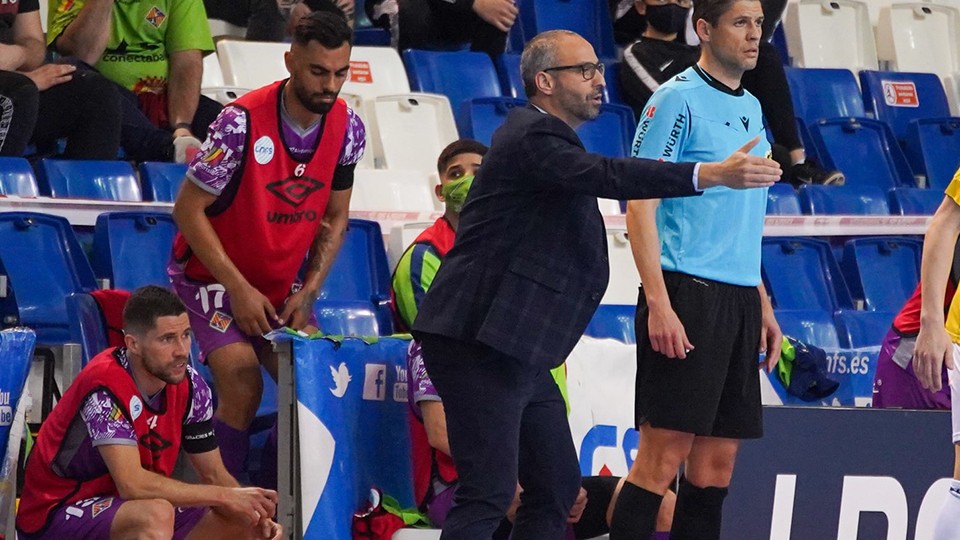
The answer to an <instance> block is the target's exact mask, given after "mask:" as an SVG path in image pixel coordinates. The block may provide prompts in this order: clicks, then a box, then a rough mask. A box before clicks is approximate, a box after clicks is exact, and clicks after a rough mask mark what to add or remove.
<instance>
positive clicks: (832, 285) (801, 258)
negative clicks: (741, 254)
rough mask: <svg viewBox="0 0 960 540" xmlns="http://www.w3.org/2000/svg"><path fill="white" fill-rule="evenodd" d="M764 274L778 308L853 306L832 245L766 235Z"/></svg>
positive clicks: (817, 241)
mask: <svg viewBox="0 0 960 540" xmlns="http://www.w3.org/2000/svg"><path fill="white" fill-rule="evenodd" d="M761 252H762V256H761V273H762V275H763V283H764V284H765V285H766V288H767V294H769V295H770V296H771V298H772V299H773V306H774V307H775V308H777V309H819V310H823V311H827V312H830V313H832V312H834V311H836V310H838V309H851V308H853V301H852V300H851V298H850V292H849V290H848V289H847V285H846V283H844V281H843V275H842V274H841V273H840V266H839V265H838V264H837V261H836V258H835V257H834V255H833V251H832V250H831V248H830V244H829V243H827V242H825V241H823V240H815V239H813V238H798V237H767V238H764V239H763V244H762V246H761Z"/></svg>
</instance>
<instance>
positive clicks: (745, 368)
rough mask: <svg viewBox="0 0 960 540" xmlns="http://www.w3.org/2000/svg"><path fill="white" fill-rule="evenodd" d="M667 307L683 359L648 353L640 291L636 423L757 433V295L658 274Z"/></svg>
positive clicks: (745, 435) (699, 431)
mask: <svg viewBox="0 0 960 540" xmlns="http://www.w3.org/2000/svg"><path fill="white" fill-rule="evenodd" d="M663 278H664V281H665V282H666V286H667V293H668V294H669V296H670V303H671V304H672V306H673V310H674V311H675V312H676V313H677V317H679V318H680V322H681V323H683V327H684V329H685V330H686V333H687V338H688V339H689V340H690V343H692V344H693V346H694V349H693V350H692V351H690V352H689V353H687V357H686V358H685V359H683V360H681V359H678V358H667V357H666V356H664V355H662V354H660V353H658V352H654V350H653V348H652V347H651V345H650V335H649V332H648V327H647V315H648V308H647V302H646V298H645V296H644V294H643V291H642V290H641V292H640V297H639V300H638V301H637V318H636V330H637V394H636V422H637V426H638V427H639V426H640V425H642V424H644V423H646V422H650V425H651V426H653V427H656V428H664V429H671V430H674V431H683V432H686V433H693V434H695V435H701V436H710V437H725V438H731V439H755V438H759V437H762V436H763V417H762V415H763V412H762V407H761V403H760V380H759V374H758V373H757V370H758V368H759V366H758V360H759V349H760V347H759V346H760V326H761V310H760V293H759V290H758V289H757V287H742V286H737V285H730V284H727V283H721V282H717V281H713V280H709V279H703V278H699V277H694V276H690V275H687V274H681V273H677V272H669V271H664V272H663Z"/></svg>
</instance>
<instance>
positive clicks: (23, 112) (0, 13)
mask: <svg viewBox="0 0 960 540" xmlns="http://www.w3.org/2000/svg"><path fill="white" fill-rule="evenodd" d="M39 10H40V6H39V2H38V1H37V0H20V1H18V2H0V156H21V155H23V152H24V150H25V149H26V147H27V144H29V143H31V142H32V143H34V144H37V145H39V146H52V145H55V142H56V139H59V138H61V137H63V138H66V139H67V147H66V150H65V152H64V155H63V157H65V158H68V159H114V158H116V157H117V148H118V147H119V145H120V103H119V96H118V95H117V91H116V89H115V88H114V87H113V85H112V84H110V82H109V81H107V80H106V79H104V78H103V77H101V76H100V75H98V74H96V73H93V72H86V71H77V68H76V66H74V65H71V64H69V63H58V64H44V56H45V55H46V47H45V46H44V44H43V30H42V29H41V27H40V11H39Z"/></svg>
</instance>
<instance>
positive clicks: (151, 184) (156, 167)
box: [140, 161, 187, 202]
mask: <svg viewBox="0 0 960 540" xmlns="http://www.w3.org/2000/svg"><path fill="white" fill-rule="evenodd" d="M186 174H187V166H186V165H185V164H181V163H160V162H149V161H145V162H143V163H141V164H140V184H141V187H142V188H143V195H144V198H145V199H147V200H149V201H160V202H173V201H175V200H177V193H178V192H179V191H180V184H182V183H183V179H184V178H185V177H186Z"/></svg>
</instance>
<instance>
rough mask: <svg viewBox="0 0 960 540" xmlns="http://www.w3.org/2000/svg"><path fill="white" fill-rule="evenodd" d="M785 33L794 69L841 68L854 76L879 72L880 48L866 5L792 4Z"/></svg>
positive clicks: (854, 0)
mask: <svg viewBox="0 0 960 540" xmlns="http://www.w3.org/2000/svg"><path fill="white" fill-rule="evenodd" d="M784 31H785V32H786V34H787V45H788V47H789V49H790V55H791V56H792V57H793V65H794V66H797V67H808V68H811V67H814V68H841V69H849V70H850V71H854V72H856V71H859V70H861V69H877V65H878V63H877V46H876V43H875V42H874V38H873V25H872V24H871V22H870V14H869V12H868V10H867V4H866V3H865V2H861V1H858V0H833V1H830V2H824V1H823V0H799V1H796V2H790V4H789V5H788V6H787V16H786V17H785V18H784ZM838 36H843V39H838Z"/></svg>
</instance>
